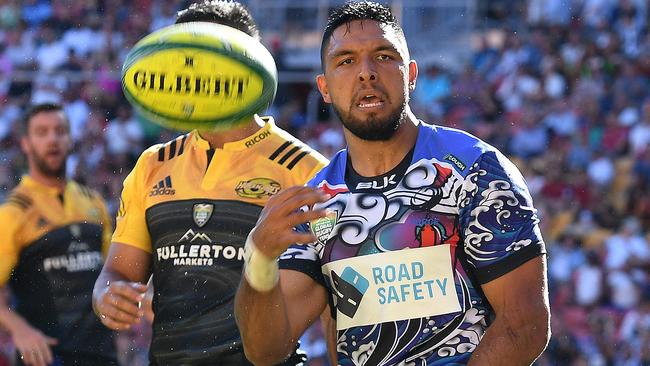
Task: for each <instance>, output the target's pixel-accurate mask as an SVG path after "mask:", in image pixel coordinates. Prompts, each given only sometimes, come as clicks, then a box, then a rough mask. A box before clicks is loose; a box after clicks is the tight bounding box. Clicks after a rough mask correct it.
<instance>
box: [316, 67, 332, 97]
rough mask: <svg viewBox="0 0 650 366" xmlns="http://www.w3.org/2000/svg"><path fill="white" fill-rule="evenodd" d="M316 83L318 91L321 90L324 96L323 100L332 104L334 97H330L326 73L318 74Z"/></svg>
mask: <svg viewBox="0 0 650 366" xmlns="http://www.w3.org/2000/svg"><path fill="white" fill-rule="evenodd" d="M316 85H317V86H318V91H320V94H321V95H322V96H323V101H324V102H325V103H330V104H331V103H332V98H331V97H330V93H329V89H328V88H327V81H326V80H325V74H319V75H318V76H316Z"/></svg>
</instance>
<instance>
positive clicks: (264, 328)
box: [235, 187, 327, 365]
mask: <svg viewBox="0 0 650 366" xmlns="http://www.w3.org/2000/svg"><path fill="white" fill-rule="evenodd" d="M326 199H327V197H326V196H325V195H324V194H323V193H321V192H319V191H317V190H315V189H313V188H309V187H292V188H288V189H286V190H284V191H282V192H280V193H278V194H277V195H275V196H273V197H272V198H271V199H270V200H269V201H268V203H267V204H266V206H265V207H264V209H263V210H262V213H261V214H260V218H259V220H258V221H257V225H256V226H255V228H254V229H253V231H252V232H251V233H250V235H249V240H248V241H247V243H246V246H247V248H246V250H247V258H246V264H245V269H244V273H245V275H244V276H242V281H241V283H240V286H239V289H238V291H237V295H236V298H235V317H236V319H237V324H238V326H239V330H240V333H241V336H242V341H243V344H244V352H245V353H246V357H247V358H248V359H249V360H250V361H252V362H253V363H254V364H256V365H272V364H275V363H278V362H280V361H282V360H283V359H285V358H286V357H287V356H288V355H289V354H290V353H291V352H292V351H293V349H294V347H295V344H296V342H297V340H298V339H299V338H300V336H301V335H302V334H303V333H304V331H305V330H306V329H307V328H308V327H309V326H310V325H311V324H312V323H313V322H314V321H315V320H316V319H317V318H318V316H319V315H320V314H321V313H322V312H323V310H324V309H325V306H326V304H327V292H326V290H325V288H324V287H323V286H322V285H320V284H318V283H317V282H316V281H314V280H313V279H312V278H311V277H309V276H308V275H306V274H304V273H301V272H297V271H293V270H281V271H279V270H278V269H277V268H278V267H277V258H278V257H279V256H280V254H282V253H283V252H284V251H285V250H286V249H287V248H288V247H289V245H291V244H294V243H308V242H313V241H315V238H314V236H313V235H312V234H307V233H300V232H297V231H295V230H294V227H295V226H297V225H300V224H302V223H305V222H309V221H311V220H314V219H317V218H320V217H323V216H325V211H324V210H313V211H312V210H308V211H304V212H302V211H298V209H299V208H301V207H303V206H307V207H312V206H313V205H314V204H316V203H319V202H324V201H325V200H326ZM251 253H252V254H251ZM260 261H261V262H260ZM265 261H266V262H265ZM260 263H262V266H261V267H260V266H259V264H260ZM269 266H270V267H269ZM269 268H271V269H273V268H275V270H271V271H267V270H268V269H269ZM278 272H279V275H278ZM278 276H279V280H278V279H277V278H278ZM260 279H261V280H260ZM269 329H272V330H273V331H272V332H271V333H269Z"/></svg>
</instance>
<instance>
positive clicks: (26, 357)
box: [18, 349, 34, 365]
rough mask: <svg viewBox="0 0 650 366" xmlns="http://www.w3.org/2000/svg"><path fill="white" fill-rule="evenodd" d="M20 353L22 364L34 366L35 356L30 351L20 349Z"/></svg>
mask: <svg viewBox="0 0 650 366" xmlns="http://www.w3.org/2000/svg"><path fill="white" fill-rule="evenodd" d="M18 352H20V358H21V360H22V362H23V363H24V364H25V365H33V364H34V356H33V354H32V351H31V350H29V349H19V350H18Z"/></svg>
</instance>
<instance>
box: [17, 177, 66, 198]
mask: <svg viewBox="0 0 650 366" xmlns="http://www.w3.org/2000/svg"><path fill="white" fill-rule="evenodd" d="M21 182H22V183H23V184H25V185H27V186H28V187H30V188H32V189H37V190H39V191H42V192H45V193H47V194H49V195H51V196H58V195H60V194H64V193H65V191H66V190H67V189H68V186H69V184H70V181H69V180H66V183H65V188H64V190H63V191H61V190H59V189H58V188H56V187H51V186H47V185H45V184H43V183H41V182H39V181H37V180H36V179H34V178H33V177H32V176H30V175H27V174H25V175H23V176H22V178H21Z"/></svg>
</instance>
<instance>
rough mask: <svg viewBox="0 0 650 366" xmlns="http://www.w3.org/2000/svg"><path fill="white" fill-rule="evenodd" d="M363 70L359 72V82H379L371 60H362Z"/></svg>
mask: <svg viewBox="0 0 650 366" xmlns="http://www.w3.org/2000/svg"><path fill="white" fill-rule="evenodd" d="M360 66H361V69H360V70H359V81H374V80H377V71H376V70H375V67H374V64H373V62H372V61H371V60H367V59H365V60H362V61H361V65H360Z"/></svg>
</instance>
